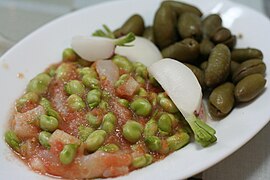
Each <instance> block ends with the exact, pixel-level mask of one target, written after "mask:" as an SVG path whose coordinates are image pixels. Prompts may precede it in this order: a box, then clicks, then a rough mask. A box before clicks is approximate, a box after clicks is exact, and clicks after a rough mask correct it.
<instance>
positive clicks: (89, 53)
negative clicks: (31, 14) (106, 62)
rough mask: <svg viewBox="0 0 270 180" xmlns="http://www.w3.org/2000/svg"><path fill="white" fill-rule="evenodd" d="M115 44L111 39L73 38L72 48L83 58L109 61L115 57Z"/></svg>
mask: <svg viewBox="0 0 270 180" xmlns="http://www.w3.org/2000/svg"><path fill="white" fill-rule="evenodd" d="M114 42H115V41H114V40H113V39H110V38H103V37H88V36H75V37H73V38H72V41H71V47H72V48H73V49H74V51H75V52H76V53H77V54H78V55H79V56H80V57H81V58H83V59H85V60H87V61H97V60H103V59H108V58H110V57H111V56H112V55H113V52H114V49H115V44H114Z"/></svg>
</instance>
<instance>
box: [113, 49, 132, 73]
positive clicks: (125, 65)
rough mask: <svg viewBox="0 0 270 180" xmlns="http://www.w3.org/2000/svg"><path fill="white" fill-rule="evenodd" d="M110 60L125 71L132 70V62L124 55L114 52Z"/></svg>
mask: <svg viewBox="0 0 270 180" xmlns="http://www.w3.org/2000/svg"><path fill="white" fill-rule="evenodd" d="M112 61H113V62H114V64H116V65H117V66H118V67H119V69H120V70H123V71H124V72H125V73H130V72H132V70H133V65H132V63H131V62H130V61H129V60H128V59H127V58H126V57H124V56H121V55H118V54H116V55H114V56H113V57H112Z"/></svg>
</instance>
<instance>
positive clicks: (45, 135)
mask: <svg viewBox="0 0 270 180" xmlns="http://www.w3.org/2000/svg"><path fill="white" fill-rule="evenodd" d="M51 135H52V134H51V133H49V132H47V131H41V132H40V133H39V134H38V140H39V143H40V144H41V145H42V146H44V147H45V148H47V149H49V148H50V144H49V142H48V141H49V138H50V137H51Z"/></svg>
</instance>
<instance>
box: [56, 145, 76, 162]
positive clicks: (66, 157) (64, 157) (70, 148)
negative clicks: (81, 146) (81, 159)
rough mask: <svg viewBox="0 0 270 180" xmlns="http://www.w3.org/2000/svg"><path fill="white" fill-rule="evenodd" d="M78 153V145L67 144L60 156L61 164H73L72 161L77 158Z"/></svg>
mask: <svg viewBox="0 0 270 180" xmlns="http://www.w3.org/2000/svg"><path fill="white" fill-rule="evenodd" d="M76 152H77V145H76V144H66V145H65V146H64V148H63V150H62V151H61V152H60V154H59V159H60V162H61V163H62V164H64V165H68V164H70V163H72V161H73V160H74V158H75V156H76Z"/></svg>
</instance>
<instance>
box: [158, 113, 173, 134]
mask: <svg viewBox="0 0 270 180" xmlns="http://www.w3.org/2000/svg"><path fill="white" fill-rule="evenodd" d="M158 128H159V129H160V130H161V131H164V132H166V133H170V132H171V131H172V119H171V117H170V116H169V115H168V113H163V114H162V115H161V116H160V117H159V119H158Z"/></svg>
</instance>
